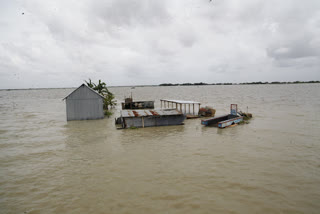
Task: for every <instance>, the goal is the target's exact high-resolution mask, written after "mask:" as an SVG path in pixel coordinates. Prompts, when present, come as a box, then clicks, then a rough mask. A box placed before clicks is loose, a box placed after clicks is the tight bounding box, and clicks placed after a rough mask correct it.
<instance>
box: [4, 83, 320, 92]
mask: <svg viewBox="0 0 320 214" xmlns="http://www.w3.org/2000/svg"><path fill="white" fill-rule="evenodd" d="M312 83H320V81H294V82H244V83H204V82H200V83H161V84H159V85H121V86H108V87H110V88H116V87H158V86H199V85H200V86H205V85H285V84H312ZM74 88H77V86H75V87H61V88H12V89H11V88H8V89H5V88H4V89H0V91H14V90H46V89H74Z"/></svg>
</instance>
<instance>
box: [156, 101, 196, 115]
mask: <svg viewBox="0 0 320 214" xmlns="http://www.w3.org/2000/svg"><path fill="white" fill-rule="evenodd" d="M160 103H161V108H170V106H171V108H175V109H176V110H179V109H180V111H181V112H184V114H185V115H186V117H187V118H188V119H191V118H198V117H199V116H198V112H199V110H200V106H201V103H200V102H196V101H186V100H168V99H161V100H160ZM191 106H192V110H191Z"/></svg>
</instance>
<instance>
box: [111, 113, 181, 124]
mask: <svg viewBox="0 0 320 214" xmlns="http://www.w3.org/2000/svg"><path fill="white" fill-rule="evenodd" d="M184 119H185V116H184V114H182V113H181V112H180V111H178V110H176V109H161V110H160V109H158V110H147V109H146V110H122V111H121V112H120V117H119V118H117V119H116V125H119V126H120V127H121V128H144V127H151V126H170V125H182V124H183V121H184Z"/></svg>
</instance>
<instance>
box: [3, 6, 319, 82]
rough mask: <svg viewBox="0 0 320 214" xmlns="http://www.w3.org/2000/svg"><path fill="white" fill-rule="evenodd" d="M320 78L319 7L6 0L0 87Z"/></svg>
mask: <svg viewBox="0 0 320 214" xmlns="http://www.w3.org/2000/svg"><path fill="white" fill-rule="evenodd" d="M88 78H91V79H92V80H94V81H97V80H98V79H102V80H103V81H105V82H107V84H108V85H111V86H116V85H142V84H147V85H149V84H160V83H165V82H166V83H167V82H170V83H183V82H192V83H193V82H201V81H202V82H207V83H217V82H248V81H295V80H304V81H305V80H320V1H319V0H306V1H301V0H268V1H266V0H241V1H240V0H212V1H209V0H55V1H43V0H10V1H8V0H0V82H1V85H0V88H33V87H70V86H78V85H80V84H81V83H82V82H83V80H85V79H88Z"/></svg>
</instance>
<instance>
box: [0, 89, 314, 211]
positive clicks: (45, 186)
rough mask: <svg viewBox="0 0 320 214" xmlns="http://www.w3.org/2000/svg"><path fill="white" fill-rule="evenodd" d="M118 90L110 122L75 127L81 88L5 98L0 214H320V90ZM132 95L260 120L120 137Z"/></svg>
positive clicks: (1, 104)
mask: <svg viewBox="0 0 320 214" xmlns="http://www.w3.org/2000/svg"><path fill="white" fill-rule="evenodd" d="M110 90H111V91H112V92H114V93H115V95H116V99H117V100H118V106H117V109H115V110H114V115H113V116H112V117H110V118H105V119H103V120H94V121H71V122H66V113H65V103H64V102H63V101H62V99H63V98H64V97H65V96H66V95H68V94H69V93H70V92H71V91H72V89H41V90H12V91H4V90H2V91H0V98H1V99H0V121H1V123H0V213H14V214H16V213H34V214H35V213H148V214H149V213H319V210H320V84H301V85H300V84H299V85H248V86H199V87H197V86H188V87H182V86H181V87H180V86H177V87H136V88H135V89H131V88H130V87H112V88H110ZM131 92H133V98H134V100H154V101H155V105H156V107H160V102H159V100H160V99H162V98H167V99H183V100H194V101H200V102H201V103H202V106H205V105H209V106H212V107H213V108H215V109H216V110H217V112H216V115H220V114H225V113H228V112H229V105H230V104H231V103H237V104H238V105H239V108H240V109H242V110H243V111H246V110H247V106H248V108H249V112H251V113H253V116H254V118H253V119H252V120H251V121H250V123H249V124H246V125H238V126H235V127H231V128H226V129H217V128H214V127H204V126H202V125H201V124H200V120H199V119H194V120H187V121H185V124H184V125H181V126H168V127H152V128H144V129H134V130H116V128H115V125H114V117H116V116H117V115H118V110H119V109H120V105H119V104H120V101H122V100H123V99H124V97H125V96H129V95H130V94H131Z"/></svg>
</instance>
